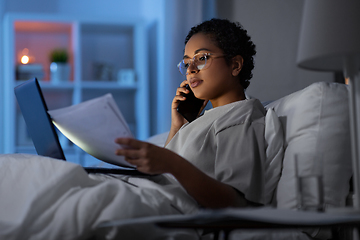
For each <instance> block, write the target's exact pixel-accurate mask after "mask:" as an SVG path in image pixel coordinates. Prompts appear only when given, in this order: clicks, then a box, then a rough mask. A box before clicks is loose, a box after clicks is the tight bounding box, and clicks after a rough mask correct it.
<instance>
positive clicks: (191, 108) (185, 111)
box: [177, 85, 204, 122]
mask: <svg viewBox="0 0 360 240" xmlns="http://www.w3.org/2000/svg"><path fill="white" fill-rule="evenodd" d="M185 87H186V89H188V90H189V91H190V92H189V93H188V94H182V95H183V96H185V97H186V99H185V101H180V103H179V105H178V107H177V111H178V112H179V113H180V114H181V115H182V116H183V117H184V118H185V119H186V120H187V121H188V122H192V121H194V120H195V119H196V118H197V116H198V115H199V112H200V109H201V107H202V105H203V103H204V100H201V99H198V98H196V97H195V95H194V93H193V91H191V88H190V86H189V85H186V86H185Z"/></svg>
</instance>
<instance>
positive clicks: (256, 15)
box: [217, 0, 334, 101]
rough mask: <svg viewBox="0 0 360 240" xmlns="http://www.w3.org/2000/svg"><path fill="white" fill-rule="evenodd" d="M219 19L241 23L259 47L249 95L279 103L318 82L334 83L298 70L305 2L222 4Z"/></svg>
mask: <svg viewBox="0 0 360 240" xmlns="http://www.w3.org/2000/svg"><path fill="white" fill-rule="evenodd" d="M217 5H218V16H219V17H221V18H228V19H229V20H232V21H238V22H240V23H241V24H242V25H243V26H244V27H245V29H247V30H248V33H249V35H250V36H251V37H252V40H253V41H254V43H255V44H256V46H257V55H256V59H255V61H256V62H255V69H254V72H253V73H254V77H253V79H252V80H251V84H250V87H249V88H248V91H247V93H248V94H249V95H250V96H252V97H256V98H259V99H260V100H261V101H269V100H275V99H278V98H280V97H282V96H285V95H287V94H289V93H292V92H294V91H296V90H299V89H302V88H304V87H306V86H308V85H309V84H311V83H313V82H317V81H334V75H333V74H332V73H324V72H314V71H308V70H302V69H300V68H298V67H297V66H296V55H297V45H298V39H299V32H300V22H301V14H302V7H303V0H291V1H284V0H271V1H264V0H251V1H248V0H218V3H217Z"/></svg>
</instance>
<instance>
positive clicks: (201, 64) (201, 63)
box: [177, 53, 225, 76]
mask: <svg viewBox="0 0 360 240" xmlns="http://www.w3.org/2000/svg"><path fill="white" fill-rule="evenodd" d="M213 55H214V54H213V53H197V54H195V55H194V57H193V58H187V59H184V60H182V61H181V62H180V63H179V64H178V65H177V67H178V68H179V71H180V73H181V74H182V75H184V76H186V75H187V71H188V68H189V67H190V65H191V64H194V67H195V68H196V69H198V70H205V69H207V68H208V67H209V66H210V65H211V62H212V59H214V58H221V57H225V56H217V57H215V56H214V57H212V56H213Z"/></svg>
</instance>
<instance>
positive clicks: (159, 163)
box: [115, 138, 177, 174]
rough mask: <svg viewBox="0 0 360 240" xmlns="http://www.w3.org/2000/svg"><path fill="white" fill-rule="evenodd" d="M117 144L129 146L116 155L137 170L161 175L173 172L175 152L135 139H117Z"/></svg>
mask: <svg viewBox="0 0 360 240" xmlns="http://www.w3.org/2000/svg"><path fill="white" fill-rule="evenodd" d="M115 142H116V143H118V144H120V145H123V146H127V148H121V149H117V150H116V155H121V156H124V157H125V160H126V161H127V162H128V163H130V164H132V165H134V166H136V168H137V170H139V171H140V172H143V173H148V174H161V173H168V172H171V169H172V162H171V161H170V160H171V159H173V158H174V156H175V155H176V156H177V154H175V153H174V152H172V151H170V150H168V149H165V148H161V147H158V146H155V145H153V144H150V143H147V142H142V141H139V140H136V139H133V138H117V139H116V140H115Z"/></svg>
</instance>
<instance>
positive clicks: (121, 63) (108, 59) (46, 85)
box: [0, 14, 150, 164]
mask: <svg viewBox="0 0 360 240" xmlns="http://www.w3.org/2000/svg"><path fill="white" fill-rule="evenodd" d="M3 27H4V34H3V36H4V59H7V61H4V62H3V69H4V79H6V80H7V81H3V83H2V84H3V89H4V91H3V93H4V94H2V95H0V98H1V99H0V102H3V103H5V102H6V104H4V109H3V112H4V114H3V116H4V121H3V124H4V127H3V129H4V132H3V134H2V136H0V144H2V145H3V146H4V148H3V149H4V153H15V152H19V153H21V152H24V153H34V154H36V151H35V149H34V147H33V146H32V145H33V144H32V141H31V139H30V137H29V136H28V134H27V129H26V124H25V121H24V119H23V117H22V115H21V112H20V109H19V108H18V106H17V104H16V99H15V97H14V93H13V92H14V87H16V86H17V85H19V84H22V83H23V82H25V81H23V80H17V79H16V77H19V78H20V77H21V78H25V79H27V77H24V75H21V76H20V75H19V72H20V73H21V71H19V67H18V66H21V65H22V64H21V63H20V61H19V60H20V57H21V56H22V53H23V50H24V49H25V48H27V49H28V51H29V55H30V58H31V60H32V62H30V64H34V66H40V65H41V66H42V68H43V70H41V71H44V74H40V75H43V77H42V78H41V79H39V80H40V81H39V83H40V87H41V89H42V93H43V95H44V99H45V102H46V104H47V107H48V109H49V110H53V109H58V108H62V107H67V106H71V105H75V104H79V103H81V102H83V101H86V100H89V99H93V98H95V97H99V96H102V95H104V94H107V93H111V94H112V95H113V97H114V100H115V102H116V104H117V105H118V107H119V108H120V109H121V111H122V114H123V116H124V118H125V119H126V121H127V122H128V124H129V127H130V129H131V131H132V132H133V133H134V137H136V138H138V139H140V140H145V139H147V138H148V137H149V132H150V129H149V127H150V123H149V122H150V121H149V118H150V113H149V109H150V107H149V106H148V105H149V88H148V86H149V81H148V76H149V72H148V71H149V70H148V61H149V57H148V43H147V31H148V30H147V28H146V27H145V25H144V24H143V23H142V22H141V21H133V22H125V23H124V22H120V21H119V22H116V21H105V20H101V21H95V20H92V19H71V18H69V17H66V16H52V15H45V14H44V15H42V14H36V15H31V14H30V15H27V14H7V15H6V16H5V18H4V26H3ZM54 48H66V49H68V51H69V53H70V56H69V64H70V66H71V74H70V75H71V77H70V80H68V81H59V82H52V81H51V80H50V60H49V53H50V51H51V50H53V49H54ZM33 69H35V67H33ZM40 69H41V68H40ZM16 70H18V71H17V73H18V75H16ZM21 70H22V71H23V72H25V70H26V68H25V69H24V68H21ZM32 74H33V75H34V74H35V73H34V72H32ZM30 78H31V77H30ZM118 79H121V81H122V83H121V82H118ZM134 79H135V81H134ZM125 83H128V84H125ZM60 136H61V135H60ZM60 138H61V137H60ZM61 140H63V139H61ZM62 145H63V148H64V153H65V155H66V157H67V158H69V159H71V161H72V162H79V163H84V164H85V163H88V162H91V161H90V160H89V161H88V160H87V158H86V157H84V156H86V154H85V153H84V152H83V151H80V149H77V148H76V147H75V146H68V145H69V144H62ZM67 155H68V156H69V157H68V156H67ZM85 160H86V161H85Z"/></svg>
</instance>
